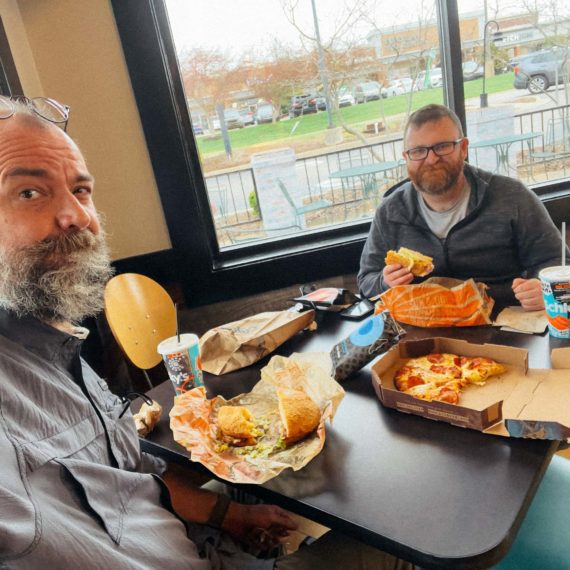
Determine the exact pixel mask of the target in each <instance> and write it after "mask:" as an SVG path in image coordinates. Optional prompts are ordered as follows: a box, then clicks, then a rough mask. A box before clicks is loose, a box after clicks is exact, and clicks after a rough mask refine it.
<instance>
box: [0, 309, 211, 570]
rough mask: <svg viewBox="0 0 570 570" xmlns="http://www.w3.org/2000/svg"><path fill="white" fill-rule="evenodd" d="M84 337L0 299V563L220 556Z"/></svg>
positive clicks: (197, 562) (168, 563)
mask: <svg viewBox="0 0 570 570" xmlns="http://www.w3.org/2000/svg"><path fill="white" fill-rule="evenodd" d="M80 345H81V341H80V340H79V339H77V338H76V337H74V336H70V335H68V334H66V333H63V332H61V331H59V330H56V329H54V328H52V327H50V326H48V325H45V324H43V323H41V322H39V321H37V320H36V319H33V318H23V319H18V318H16V317H15V316H14V315H12V314H10V313H9V312H6V311H2V310H0V457H1V463H0V465H1V466H0V568H34V569H36V568H46V569H47V568H90V569H92V568H101V569H105V570H110V569H112V570H118V569H123V568H125V569H127V568H128V569H132V568H149V569H150V568H164V569H166V568H193V569H194V568H196V569H198V570H201V569H203V568H211V566H212V562H211V561H209V560H204V559H200V556H199V555H198V552H197V549H196V547H195V545H194V543H193V542H192V541H191V540H189V539H188V537H187V533H186V528H185V525H184V524H183V523H182V522H181V521H180V520H179V519H178V518H177V517H176V516H175V515H174V514H173V513H172V512H171V511H170V510H169V508H168V505H169V501H168V498H167V497H168V494H167V492H166V490H165V488H164V486H163V484H162V482H161V481H160V479H159V477H158V476H157V474H158V473H160V471H161V468H162V465H161V462H159V461H158V460H156V459H153V458H151V457H149V456H146V455H144V454H143V455H142V456H141V453H140V448H139V443H138V437H137V433H136V430H135V426H134V422H133V420H132V416H131V415H130V413H126V414H125V415H124V416H123V417H122V418H121V419H119V415H120V413H121V412H122V410H123V408H124V404H123V403H122V402H121V400H120V399H119V398H118V397H117V396H115V395H114V394H112V393H111V392H110V391H109V389H108V387H107V385H106V383H105V382H104V381H103V380H102V379H101V378H99V377H98V376H97V374H96V373H95V372H94V371H93V370H92V369H91V368H90V367H89V366H88V365H87V364H86V363H85V362H84V361H83V360H81V359H80V356H79V349H80ZM214 565H215V566H217V564H214Z"/></svg>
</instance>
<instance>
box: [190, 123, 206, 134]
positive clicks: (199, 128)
mask: <svg viewBox="0 0 570 570" xmlns="http://www.w3.org/2000/svg"><path fill="white" fill-rule="evenodd" d="M192 132H193V133H194V134H195V135H203V134H204V127H203V126H202V125H200V124H199V123H192Z"/></svg>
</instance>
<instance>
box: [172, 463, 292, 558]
mask: <svg viewBox="0 0 570 570" xmlns="http://www.w3.org/2000/svg"><path fill="white" fill-rule="evenodd" d="M162 479H163V480H164V482H165V483H166V486H167V487H168V490H169V492H170V499H171V501H172V506H173V507H174V510H175V511H176V513H177V514H178V516H179V517H180V518H182V519H184V520H187V521H189V522H194V523H198V524H207V523H208V519H209V518H210V515H211V514H212V511H213V510H214V507H215V506H216V503H217V502H218V497H219V495H218V494H217V493H213V492H212V491H208V490H206V489H202V488H200V487H196V486H194V485H192V484H191V483H189V482H188V478H187V476H186V469H184V468H183V467H181V466H178V465H175V464H170V465H169V466H168V468H167V470H166V472H165V473H164V474H163V476H162ZM221 528H222V530H224V531H226V532H227V533H229V534H231V535H232V536H233V537H234V538H236V539H238V540H240V541H241V542H244V543H246V544H251V543H252V542H254V543H255V546H257V547H258V548H263V549H269V548H272V547H274V546H275V545H276V544H277V543H278V542H279V540H280V539H281V538H284V537H286V536H288V535H289V532H290V531H291V530H295V529H296V528H297V525H296V523H295V522H294V521H293V520H292V519H291V517H289V515H288V514H287V512H286V511H284V510H283V509H281V508H280V507H277V506H275V505H263V504H261V505H243V504H241V503H236V502H234V501H231V502H230V504H229V507H228V509H227V511H226V513H225V516H224V517H223V520H222V521H221Z"/></svg>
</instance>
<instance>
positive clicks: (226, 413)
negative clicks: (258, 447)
mask: <svg viewBox="0 0 570 570" xmlns="http://www.w3.org/2000/svg"><path fill="white" fill-rule="evenodd" d="M218 428H219V429H220V432H221V433H222V439H223V441H224V442H226V443H229V444H230V445H235V446H236V447H241V446H244V445H255V444H256V439H255V436H254V435H253V433H252V432H253V430H254V429H255V424H254V422H253V421H252V416H251V412H250V411H249V410H248V409H247V408H246V407H245V406H221V407H220V409H219V410H218Z"/></svg>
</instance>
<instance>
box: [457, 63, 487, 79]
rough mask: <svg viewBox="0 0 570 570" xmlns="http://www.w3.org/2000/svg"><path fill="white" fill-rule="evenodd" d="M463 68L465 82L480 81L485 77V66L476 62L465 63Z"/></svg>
mask: <svg viewBox="0 0 570 570" xmlns="http://www.w3.org/2000/svg"><path fill="white" fill-rule="evenodd" d="M461 68H462V69H463V81H472V80H473V79H480V78H481V77H483V76H484V75H485V70H484V69H483V66H482V65H481V64H480V63H477V62H476V61H464V62H463V64H462V65H461Z"/></svg>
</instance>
